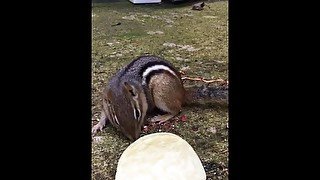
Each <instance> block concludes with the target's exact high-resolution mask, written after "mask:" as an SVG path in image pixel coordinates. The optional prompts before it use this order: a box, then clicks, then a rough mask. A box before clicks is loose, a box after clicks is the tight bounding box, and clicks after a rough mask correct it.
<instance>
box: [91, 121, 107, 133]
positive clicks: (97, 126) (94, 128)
mask: <svg viewBox="0 0 320 180" xmlns="http://www.w3.org/2000/svg"><path fill="white" fill-rule="evenodd" d="M103 127H104V124H101V123H100V122H99V123H98V124H96V125H94V126H93V128H92V130H91V134H92V136H95V135H96V134H97V132H98V131H99V130H100V131H102V129H103Z"/></svg>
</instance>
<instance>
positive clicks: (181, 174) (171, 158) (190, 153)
mask: <svg viewBox="0 0 320 180" xmlns="http://www.w3.org/2000/svg"><path fill="white" fill-rule="evenodd" d="M115 179H116V180H128V179H129V180H144V179H145V180H205V179H206V173H205V171H204V168H203V166H202V163H201V161H200V159H199V157H198V155H197V154H196V152H195V151H194V150H193V148H192V147H191V146H190V144H189V143H188V142H187V141H185V140H183V139H182V138H181V137H179V136H177V135H175V134H172V133H152V134H149V135H145V136H143V137H141V138H139V139H137V140H136V141H135V142H133V143H132V144H130V146H129V147H127V149H126V150H125V151H124V152H123V153H122V155H121V157H120V159H119V162H118V167H117V172H116V177H115Z"/></svg>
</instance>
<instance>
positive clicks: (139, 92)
mask: <svg viewBox="0 0 320 180" xmlns="http://www.w3.org/2000/svg"><path fill="white" fill-rule="evenodd" d="M121 86H122V88H120V89H121V90H122V91H123V92H122V93H114V92H110V93H109V94H110V96H109V97H111V98H109V99H105V100H104V107H105V109H106V110H107V112H106V115H107V117H108V119H110V122H111V124H112V125H113V126H115V127H116V128H118V129H120V130H121V131H122V132H123V133H124V134H125V135H126V136H127V137H128V138H129V139H131V140H135V139H137V138H139V136H140V133H141V128H142V126H143V123H144V118H145V115H146V112H147V108H148V105H147V100H146V97H145V95H144V93H143V89H142V87H141V85H140V86H137V85H136V84H135V83H133V82H124V83H122V84H121ZM139 88H141V89H139Z"/></svg>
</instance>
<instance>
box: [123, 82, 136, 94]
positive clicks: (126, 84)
mask: <svg viewBox="0 0 320 180" xmlns="http://www.w3.org/2000/svg"><path fill="white" fill-rule="evenodd" d="M123 90H124V92H125V93H127V94H129V95H131V96H133V97H136V96H137V95H138V92H137V88H135V87H134V85H133V84H131V83H130V82H126V81H125V82H123Z"/></svg>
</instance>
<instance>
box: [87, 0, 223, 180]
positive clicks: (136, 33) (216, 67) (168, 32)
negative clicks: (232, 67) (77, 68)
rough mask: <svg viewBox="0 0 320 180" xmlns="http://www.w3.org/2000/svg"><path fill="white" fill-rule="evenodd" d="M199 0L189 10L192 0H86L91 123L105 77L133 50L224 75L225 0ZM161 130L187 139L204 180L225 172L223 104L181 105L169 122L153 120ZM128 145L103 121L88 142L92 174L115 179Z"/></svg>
mask: <svg viewBox="0 0 320 180" xmlns="http://www.w3.org/2000/svg"><path fill="white" fill-rule="evenodd" d="M204 2H205V3H206V6H204V9H203V10H202V11H195V10H191V7H192V4H194V3H195V1H189V2H184V3H179V4H173V3H170V2H169V1H165V2H163V3H161V4H145V5H134V4H132V3H130V2H129V1H128V0H104V1H103V0H94V1H93V4H92V68H93V69H92V124H93V125H94V124H96V123H97V122H98V119H99V115H100V110H101V96H100V93H101V92H102V90H103V87H104V86H105V85H106V84H107V82H108V79H109V78H110V77H111V75H113V74H114V73H115V72H116V71H117V70H119V69H120V68H121V67H123V66H124V65H126V64H127V63H129V62H130V61H131V60H132V59H134V58H136V57H138V56H140V55H146V54H150V55H151V54H152V55H158V56H161V57H163V58H165V59H167V60H169V61H171V62H172V63H173V64H174V65H175V66H176V67H177V68H178V69H179V70H183V71H184V72H185V73H186V74H187V75H188V76H192V77H196V76H197V77H204V78H208V79H218V78H221V79H227V78H228V1H204ZM187 83H188V82H187ZM181 119H183V121H181ZM172 125H173V126H172ZM164 130H165V131H167V132H172V133H175V134H178V135H179V136H181V137H182V138H183V139H185V140H186V141H187V142H189V143H190V145H191V146H192V147H193V148H194V150H195V151H196V153H197V154H198V156H199V158H200V159H201V161H202V163H203V165H204V168H205V171H206V174H207V179H228V108H227V107H224V106H215V105H208V106H192V107H185V108H184V109H183V111H182V113H181V114H180V115H179V116H178V117H176V118H174V119H173V120H171V121H170V128H164V127H162V126H160V125H159V126H158V127H154V129H152V130H151V131H150V132H149V133H152V132H157V131H164ZM143 135H144V134H143ZM129 144H130V141H129V140H128V139H126V138H125V137H124V136H123V135H122V134H121V133H120V132H117V131H116V130H115V129H114V128H113V127H111V125H110V124H108V125H107V127H106V128H105V129H104V130H103V131H102V132H99V133H98V134H97V135H96V137H94V139H93V141H92V179H93V180H100V179H114V177H115V173H116V167H117V161H118V159H119V158H120V155H121V153H122V152H123V151H124V150H125V148H126V147H128V146H129Z"/></svg>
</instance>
